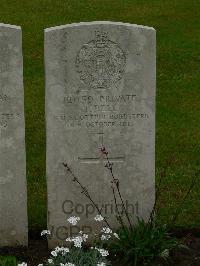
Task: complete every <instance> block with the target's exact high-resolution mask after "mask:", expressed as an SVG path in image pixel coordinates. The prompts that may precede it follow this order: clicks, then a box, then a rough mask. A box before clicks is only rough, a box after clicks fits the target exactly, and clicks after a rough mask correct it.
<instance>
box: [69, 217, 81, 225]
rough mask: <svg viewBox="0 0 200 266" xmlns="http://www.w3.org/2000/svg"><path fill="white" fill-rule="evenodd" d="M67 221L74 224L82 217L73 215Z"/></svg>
mask: <svg viewBox="0 0 200 266" xmlns="http://www.w3.org/2000/svg"><path fill="white" fill-rule="evenodd" d="M67 221H68V222H69V223H70V224H72V225H76V224H77V222H78V221H80V217H76V216H72V217H69V218H68V219H67Z"/></svg>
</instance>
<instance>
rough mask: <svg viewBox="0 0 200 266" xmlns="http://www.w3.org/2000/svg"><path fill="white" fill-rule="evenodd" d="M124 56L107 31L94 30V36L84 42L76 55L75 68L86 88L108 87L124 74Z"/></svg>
mask: <svg viewBox="0 0 200 266" xmlns="http://www.w3.org/2000/svg"><path fill="white" fill-rule="evenodd" d="M125 64H126V57H125V54H124V52H123V51H122V49H121V48H120V46H119V44H117V43H115V42H113V41H111V40H110V39H109V36H108V33H107V32H104V31H95V38H94V40H92V41H89V42H88V43H86V44H84V45H83V46H82V48H81V49H80V51H79V52H78V54H77V57H76V69H77V72H78V73H79V75H80V79H81V82H82V83H83V84H84V85H85V87H86V88H87V89H108V88H110V87H112V85H114V84H115V83H116V82H117V81H119V80H120V79H121V78H122V77H123V74H124V70H125Z"/></svg>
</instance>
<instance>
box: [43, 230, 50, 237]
mask: <svg viewBox="0 0 200 266" xmlns="http://www.w3.org/2000/svg"><path fill="white" fill-rule="evenodd" d="M50 234H51V232H50V231H49V230H43V231H42V232H41V236H43V235H50Z"/></svg>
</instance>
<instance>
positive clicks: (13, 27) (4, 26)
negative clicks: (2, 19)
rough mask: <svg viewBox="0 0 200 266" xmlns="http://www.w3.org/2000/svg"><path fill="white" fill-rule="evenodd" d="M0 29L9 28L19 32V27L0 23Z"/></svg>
mask: <svg viewBox="0 0 200 266" xmlns="http://www.w3.org/2000/svg"><path fill="white" fill-rule="evenodd" d="M0 27H2V28H11V29H15V30H21V27H20V26H16V25H10V24H4V23H0Z"/></svg>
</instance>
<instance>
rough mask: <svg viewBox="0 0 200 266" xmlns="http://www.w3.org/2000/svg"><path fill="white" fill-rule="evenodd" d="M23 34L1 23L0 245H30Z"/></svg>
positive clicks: (19, 30) (13, 27) (15, 27)
mask: <svg viewBox="0 0 200 266" xmlns="http://www.w3.org/2000/svg"><path fill="white" fill-rule="evenodd" d="M27 223H28V222H27V191H26V156H25V124H24V90H23V59H22V32H21V28H20V27H18V26H12V25H7V24H0V246H1V247H2V246H27V244H28V224H27Z"/></svg>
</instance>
